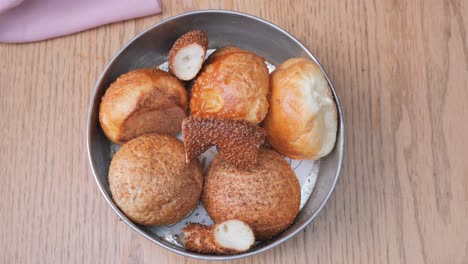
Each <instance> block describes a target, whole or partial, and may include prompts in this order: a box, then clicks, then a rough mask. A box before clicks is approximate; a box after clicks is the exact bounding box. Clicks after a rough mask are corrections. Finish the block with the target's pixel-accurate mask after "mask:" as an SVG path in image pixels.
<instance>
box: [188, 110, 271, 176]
mask: <svg viewBox="0 0 468 264" xmlns="http://www.w3.org/2000/svg"><path fill="white" fill-rule="evenodd" d="M182 132H183V133H184V146H185V153H186V158H187V162H188V161H190V160H192V159H196V158H198V157H199V156H200V155H201V154H203V152H205V151H207V150H208V149H209V148H210V147H212V146H216V148H217V149H218V152H219V155H220V156H221V157H222V158H223V159H224V160H226V161H227V162H229V163H230V164H231V165H233V166H236V167H238V168H240V169H250V168H252V167H254V166H255V164H257V153H258V148H259V147H260V145H262V144H263V143H264V142H265V131H263V128H261V127H259V126H257V125H252V124H250V123H248V122H245V121H241V120H230V119H219V118H199V117H188V118H185V119H184V121H183V122H182Z"/></svg>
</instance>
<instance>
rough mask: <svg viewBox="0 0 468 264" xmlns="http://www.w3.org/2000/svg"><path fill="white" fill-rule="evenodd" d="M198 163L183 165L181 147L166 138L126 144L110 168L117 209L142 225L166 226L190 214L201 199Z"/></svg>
mask: <svg viewBox="0 0 468 264" xmlns="http://www.w3.org/2000/svg"><path fill="white" fill-rule="evenodd" d="M202 185H203V173H202V169H201V166H200V163H199V161H198V160H192V161H191V162H190V163H189V164H187V163H186V162H185V152H184V145H183V143H182V142H181V141H180V140H178V139H176V138H174V137H172V136H169V135H159V134H147V135H143V136H140V137H137V138H135V139H132V140H130V141H129V142H127V143H125V144H124V145H123V146H122V147H121V148H120V149H119V151H118V152H117V153H116V154H115V155H114V157H113V159H112V162H111V165H110V168H109V186H110V190H111V193H112V198H113V199H114V201H115V203H116V204H117V206H118V207H119V208H120V209H121V210H122V211H123V212H124V213H125V215H126V216H127V217H128V218H130V219H131V220H132V221H134V222H136V223H139V224H142V225H169V224H173V223H176V222H178V221H179V220H181V219H182V218H183V217H184V216H186V215H187V214H188V213H189V212H190V211H191V210H193V209H194V208H195V207H196V206H197V204H198V200H199V198H200V195H201V191H202Z"/></svg>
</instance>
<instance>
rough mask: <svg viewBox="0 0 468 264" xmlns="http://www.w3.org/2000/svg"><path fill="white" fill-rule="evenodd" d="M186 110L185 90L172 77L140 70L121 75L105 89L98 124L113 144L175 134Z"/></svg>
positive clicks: (158, 71)
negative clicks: (153, 134) (155, 135)
mask: <svg viewBox="0 0 468 264" xmlns="http://www.w3.org/2000/svg"><path fill="white" fill-rule="evenodd" d="M187 107H188V99H187V91H186V90H185V87H184V86H183V85H182V83H181V82H180V81H179V80H178V79H177V78H175V77H174V76H172V75H171V74H169V73H167V72H164V71H161V70H156V69H139V70H134V71H131V72H128V73H126V74H123V75H121V76H120V77H119V78H118V79H117V80H116V81H115V82H113V83H112V84H111V85H110V87H109V88H108V89H107V91H106V93H105V94H104V97H103V98H102V101H101V105H100V108H99V122H100V123H101V127H102V130H103V131H104V133H105V134H106V136H107V137H108V138H109V139H110V140H111V141H112V142H114V143H116V144H122V143H125V142H127V141H128V140H130V139H132V138H135V137H138V136H140V135H143V134H148V133H159V134H166V133H167V134H172V135H175V134H176V133H178V132H179V131H180V130H181V128H182V120H183V119H184V118H185V116H186V111H187Z"/></svg>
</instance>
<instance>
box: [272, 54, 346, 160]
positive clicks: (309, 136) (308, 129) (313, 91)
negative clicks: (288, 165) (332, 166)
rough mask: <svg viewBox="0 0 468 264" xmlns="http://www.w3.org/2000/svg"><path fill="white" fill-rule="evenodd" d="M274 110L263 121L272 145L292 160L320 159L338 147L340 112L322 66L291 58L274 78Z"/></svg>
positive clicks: (277, 70) (274, 74)
mask: <svg viewBox="0 0 468 264" xmlns="http://www.w3.org/2000/svg"><path fill="white" fill-rule="evenodd" d="M269 101H270V110H269V111H268V114H267V116H266V118H265V121H264V122H263V127H264V128H265V131H266V134H267V139H268V142H269V143H270V144H271V145H272V146H273V147H274V148H275V149H276V150H277V151H279V152H280V153H282V154H284V155H286V156H287V157H289V158H292V159H314V160H315V159H319V158H321V157H323V156H325V155H327V154H328V153H330V152H331V151H332V149H333V147H334V145H335V141H336V131H337V127H338V121H337V110H336V105H335V102H334V101H333V95H332V92H331V89H330V87H329V85H328V82H327V79H326V78H325V76H324V75H323V73H322V71H321V70H320V68H319V67H318V65H317V64H316V63H315V62H313V61H311V60H309V59H304V58H293V59H289V60H287V61H285V62H283V63H282V64H280V65H279V66H278V67H277V68H276V70H275V71H274V72H273V73H272V75H271V80H270V96H269Z"/></svg>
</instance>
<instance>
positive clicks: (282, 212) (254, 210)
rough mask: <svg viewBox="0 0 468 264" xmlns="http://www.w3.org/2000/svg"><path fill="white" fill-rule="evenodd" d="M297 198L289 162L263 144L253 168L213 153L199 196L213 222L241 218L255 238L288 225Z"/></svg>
mask: <svg viewBox="0 0 468 264" xmlns="http://www.w3.org/2000/svg"><path fill="white" fill-rule="evenodd" d="M300 200H301V190H300V186H299V182H298V180H297V178H296V175H295V174H294V172H293V171H292V169H291V167H290V166H289V164H288V163H287V162H286V161H285V160H284V159H283V158H282V157H281V156H280V155H279V154H278V153H277V152H276V151H274V150H272V149H267V148H263V147H262V148H260V151H259V153H258V163H257V166H256V167H255V168H254V169H252V170H238V169H236V168H235V167H234V166H230V165H229V164H228V163H227V162H225V161H224V160H223V159H222V158H220V156H219V155H218V156H216V157H215V158H214V159H213V161H212V162H211V164H210V166H209V167H208V171H207V173H206V178H205V186H204V187H203V196H202V201H203V205H204V207H205V209H206V210H207V212H208V214H209V215H210V216H211V218H212V219H213V220H214V221H215V222H216V223H220V222H223V221H225V220H229V219H238V220H241V221H243V222H245V223H247V224H248V225H249V226H250V227H251V228H252V229H253V231H254V233H255V237H256V238H257V240H268V239H270V238H272V237H273V236H275V235H277V234H279V233H280V232H282V231H283V230H285V229H286V228H287V227H288V226H290V225H291V224H292V223H293V221H294V219H295V218H296V215H297V213H298V212H299V204H300Z"/></svg>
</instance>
